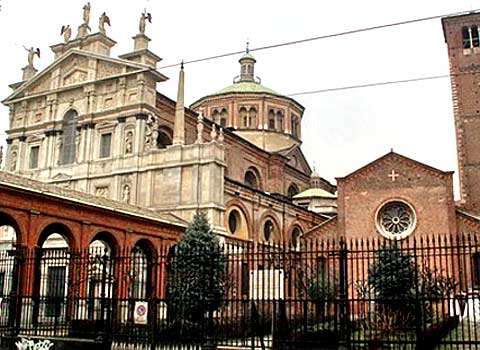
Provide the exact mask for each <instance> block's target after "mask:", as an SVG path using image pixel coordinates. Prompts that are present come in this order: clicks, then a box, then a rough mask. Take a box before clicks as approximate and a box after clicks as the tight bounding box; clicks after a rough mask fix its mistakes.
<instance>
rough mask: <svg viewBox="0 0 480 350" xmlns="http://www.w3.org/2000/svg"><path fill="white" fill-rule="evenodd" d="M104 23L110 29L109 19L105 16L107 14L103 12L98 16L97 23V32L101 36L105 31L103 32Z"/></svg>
mask: <svg viewBox="0 0 480 350" xmlns="http://www.w3.org/2000/svg"><path fill="white" fill-rule="evenodd" d="M105 23H106V24H108V26H109V27H111V25H110V18H109V17H108V16H107V14H106V13H105V12H104V13H102V15H101V16H100V20H99V22H98V30H99V31H100V33H102V34H106V31H105Z"/></svg>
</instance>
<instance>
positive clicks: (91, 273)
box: [87, 238, 114, 320]
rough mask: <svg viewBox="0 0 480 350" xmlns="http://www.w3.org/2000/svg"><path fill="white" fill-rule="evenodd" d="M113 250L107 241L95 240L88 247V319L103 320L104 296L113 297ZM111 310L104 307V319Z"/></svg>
mask: <svg viewBox="0 0 480 350" xmlns="http://www.w3.org/2000/svg"><path fill="white" fill-rule="evenodd" d="M113 283H114V271H113V249H112V247H111V245H110V244H109V243H107V241H105V240H103V239H100V238H98V239H95V240H93V241H92V242H91V243H90V245H89V246H88V308H87V311H88V318H89V319H90V320H99V319H102V294H105V297H106V298H111V297H112V296H113ZM110 311H111V309H109V308H107V307H105V306H103V312H104V315H103V319H107V314H108V313H109V312H110Z"/></svg>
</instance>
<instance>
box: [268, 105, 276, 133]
mask: <svg viewBox="0 0 480 350" xmlns="http://www.w3.org/2000/svg"><path fill="white" fill-rule="evenodd" d="M268 128H269V129H271V130H275V112H274V111H273V110H270V112H268Z"/></svg>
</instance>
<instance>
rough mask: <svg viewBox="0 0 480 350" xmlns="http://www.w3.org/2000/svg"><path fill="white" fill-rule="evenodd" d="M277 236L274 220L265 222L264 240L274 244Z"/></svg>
mask: <svg viewBox="0 0 480 350" xmlns="http://www.w3.org/2000/svg"><path fill="white" fill-rule="evenodd" d="M274 236H275V225H274V224H273V221H272V219H267V220H265V223H264V224H263V239H264V241H265V242H273V241H274Z"/></svg>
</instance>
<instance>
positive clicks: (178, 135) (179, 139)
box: [173, 62, 185, 145]
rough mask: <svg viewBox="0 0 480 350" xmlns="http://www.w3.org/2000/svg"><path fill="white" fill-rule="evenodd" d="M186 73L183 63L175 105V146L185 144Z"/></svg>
mask: <svg viewBox="0 0 480 350" xmlns="http://www.w3.org/2000/svg"><path fill="white" fill-rule="evenodd" d="M184 90H185V72H184V71H183V62H182V66H181V67H180V73H179V76H178V93H177V104H176V105H175V122H174V123H175V124H174V126H173V144H174V145H184V144H185V91H184Z"/></svg>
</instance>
